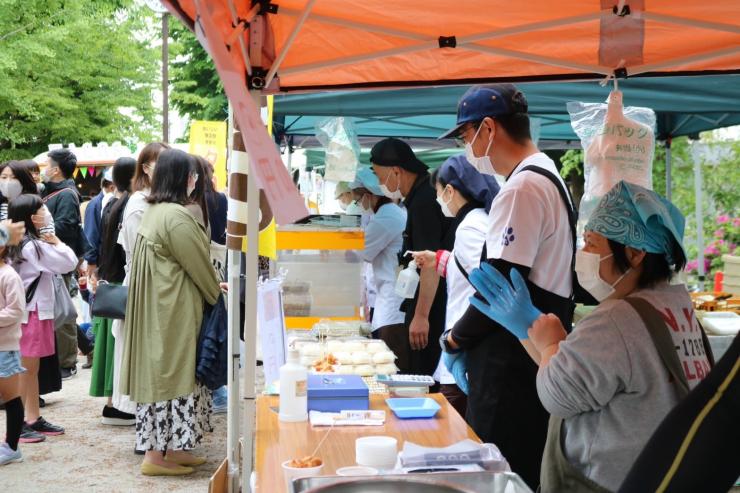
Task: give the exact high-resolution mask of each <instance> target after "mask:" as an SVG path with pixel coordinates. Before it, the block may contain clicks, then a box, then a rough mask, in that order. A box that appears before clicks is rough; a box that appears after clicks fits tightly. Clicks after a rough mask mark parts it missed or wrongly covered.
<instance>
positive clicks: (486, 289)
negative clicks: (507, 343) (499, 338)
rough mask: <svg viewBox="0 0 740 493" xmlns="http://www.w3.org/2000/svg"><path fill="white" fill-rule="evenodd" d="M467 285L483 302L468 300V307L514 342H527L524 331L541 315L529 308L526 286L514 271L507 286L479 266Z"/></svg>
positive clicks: (494, 272)
mask: <svg viewBox="0 0 740 493" xmlns="http://www.w3.org/2000/svg"><path fill="white" fill-rule="evenodd" d="M470 283H471V284H472V285H473V287H475V289H476V290H477V291H478V293H480V295H481V296H483V299H485V302H484V301H481V300H479V299H478V298H476V297H474V296H471V297H470V304H471V305H473V306H474V307H476V308H477V309H478V310H479V311H480V312H481V313H483V314H484V315H486V316H487V317H488V318H490V319H491V320H493V321H494V322H496V323H498V324H499V325H501V326H502V327H504V328H506V330H508V331H509V332H511V333H512V334H514V335H515V336H516V337H517V338H519V339H528V338H529V336H528V335H527V330H529V328H530V327H531V326H532V324H533V323H534V321H535V320H537V318H539V316H540V315H542V312H541V311H539V310H538V309H537V308H536V307H535V306H534V305H533V304H532V299H531V298H530V297H529V289H527V284H526V282H525V281H524V278H522V275H521V274H520V273H519V271H518V270H516V269H511V284H509V281H507V280H506V278H505V277H504V276H503V275H502V274H501V273H500V272H499V271H497V270H496V269H495V268H493V267H491V265H489V264H486V263H483V264H481V266H480V268H479V269H474V270H473V272H472V273H471V274H470ZM512 285H513V287H512Z"/></svg>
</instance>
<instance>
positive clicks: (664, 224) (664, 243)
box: [586, 180, 685, 264]
mask: <svg viewBox="0 0 740 493" xmlns="http://www.w3.org/2000/svg"><path fill="white" fill-rule="evenodd" d="M684 225H685V220H684V217H683V214H681V212H680V211H679V210H678V209H677V208H676V206H675V205H673V204H672V203H671V202H670V201H668V200H666V199H665V198H663V197H661V196H660V195H658V194H657V193H655V192H653V191H652V190H648V189H646V188H643V187H641V186H639V185H635V184H633V183H628V182H626V181H624V180H623V181H620V182H619V183H617V184H616V185H614V187H613V188H612V189H611V190H609V192H608V193H607V194H606V195H605V196H604V197H603V198H602V199H601V202H599V206H598V207H597V208H596V211H594V213H593V215H592V216H591V218H590V219H589V221H588V223H587V224H586V231H593V232H595V233H599V234H600V235H603V236H604V237H605V238H608V239H610V240H614V241H616V242H619V243H621V244H623V245H625V246H629V247H632V248H637V249H638V250H643V251H645V252H649V253H658V254H663V255H665V257H666V259H667V260H668V263H669V264H674V263H675V260H676V259H675V258H673V251H674V245H678V246H679V247H680V248H681V249H682V250H683V232H684ZM684 255H685V252H684Z"/></svg>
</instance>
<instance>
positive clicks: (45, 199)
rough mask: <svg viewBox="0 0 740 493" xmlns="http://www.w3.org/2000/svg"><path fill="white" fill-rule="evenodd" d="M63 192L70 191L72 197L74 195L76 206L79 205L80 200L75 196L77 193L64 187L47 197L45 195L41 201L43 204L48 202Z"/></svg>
mask: <svg viewBox="0 0 740 493" xmlns="http://www.w3.org/2000/svg"><path fill="white" fill-rule="evenodd" d="M65 191H70V192H71V193H72V195H74V198H75V202H77V203H78V204H79V203H80V199H79V197H78V196H77V192H75V191H74V190H72V189H71V188H66V187H65V188H62V189H61V190H57V191H56V192H53V193H50V194H49V195H47V196H46V197H44V198H43V199H41V201H42V202H43V203H44V204H45V203H47V202H48V201H50V200H51V199H53V198H54V197H56V196H57V195H59V194H60V193H62V192H65Z"/></svg>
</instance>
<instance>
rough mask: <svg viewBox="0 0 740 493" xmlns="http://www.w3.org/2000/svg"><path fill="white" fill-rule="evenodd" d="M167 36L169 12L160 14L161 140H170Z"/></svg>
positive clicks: (168, 35)
mask: <svg viewBox="0 0 740 493" xmlns="http://www.w3.org/2000/svg"><path fill="white" fill-rule="evenodd" d="M169 38H170V14H168V13H166V12H165V13H163V14H162V141H163V142H169V141H170V121H169V119H170V117H169V104H170V101H169V99H170V95H169V89H170V88H169Z"/></svg>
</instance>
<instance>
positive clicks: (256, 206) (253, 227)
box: [242, 91, 261, 493]
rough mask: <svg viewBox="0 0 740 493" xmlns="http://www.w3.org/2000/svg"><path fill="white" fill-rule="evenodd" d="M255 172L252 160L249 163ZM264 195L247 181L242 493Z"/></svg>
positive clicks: (248, 454) (251, 414) (249, 439)
mask: <svg viewBox="0 0 740 493" xmlns="http://www.w3.org/2000/svg"><path fill="white" fill-rule="evenodd" d="M251 96H252V98H253V99H254V101H255V104H256V105H257V107H260V105H261V97H260V94H259V91H252V92H251ZM249 169H250V170H251V169H252V160H251V159H250V160H249ZM259 211H260V192H259V188H257V180H256V179H255V178H254V175H253V174H252V176H249V178H248V179H247V255H246V262H247V265H246V283H245V284H246V290H245V291H246V293H245V299H244V312H245V313H244V314H245V321H244V346H245V351H246V357H245V363H244V367H243V368H242V375H243V377H244V379H243V395H244V423H243V426H242V430H244V447H243V450H242V492H244V493H250V492H251V491H252V490H251V488H250V485H249V478H250V476H251V472H252V471H253V470H254V433H255V417H256V416H255V404H256V403H255V397H256V396H255V389H254V380H255V369H256V367H257V348H256V344H257V282H258V279H257V276H258V263H259V258H258V255H259V231H260V227H259V224H260V219H259V214H260V212H259Z"/></svg>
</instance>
